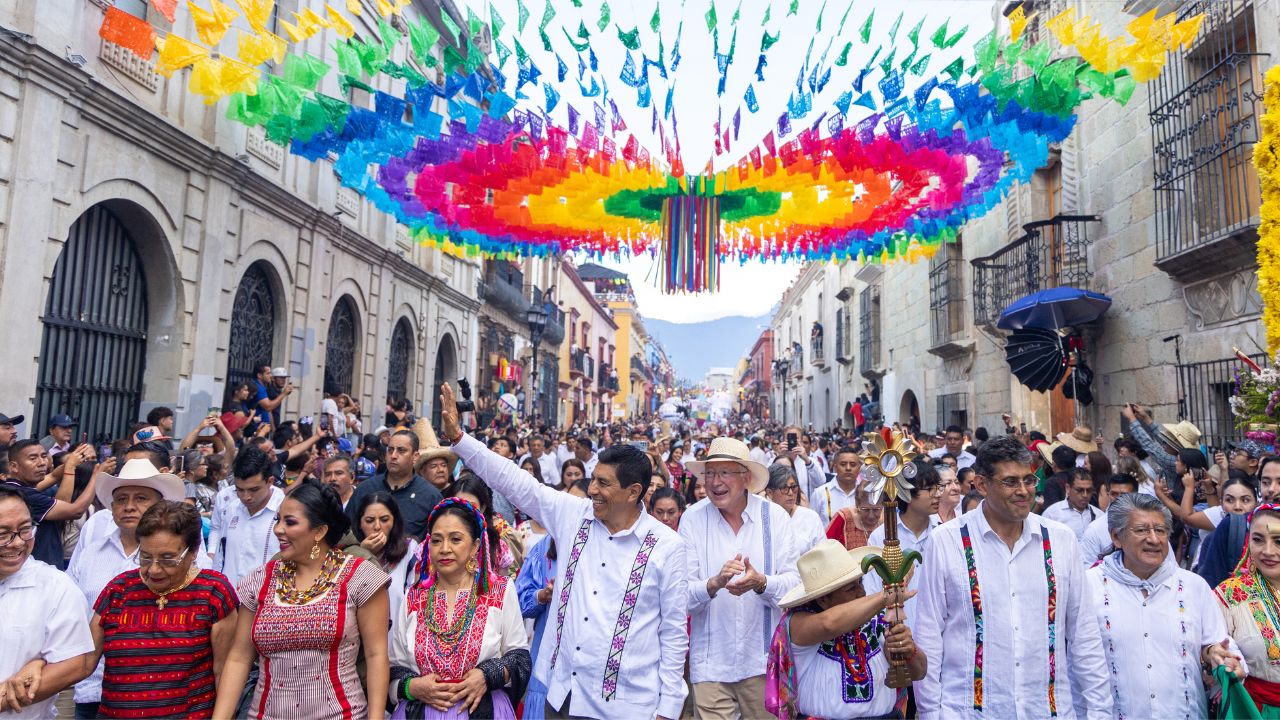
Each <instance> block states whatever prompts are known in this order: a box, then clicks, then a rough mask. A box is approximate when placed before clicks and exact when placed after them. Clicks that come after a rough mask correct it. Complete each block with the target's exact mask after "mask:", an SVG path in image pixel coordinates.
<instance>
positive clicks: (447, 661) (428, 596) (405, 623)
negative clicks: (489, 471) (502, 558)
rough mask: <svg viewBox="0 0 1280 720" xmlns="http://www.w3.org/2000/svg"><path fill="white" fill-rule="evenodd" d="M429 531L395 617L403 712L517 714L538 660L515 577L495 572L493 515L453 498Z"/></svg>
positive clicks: (394, 656) (455, 717)
mask: <svg viewBox="0 0 1280 720" xmlns="http://www.w3.org/2000/svg"><path fill="white" fill-rule="evenodd" d="M427 538H428V544H427V558H428V560H429V561H428V562H427V563H425V564H424V565H425V566H424V567H423V568H422V574H421V575H419V576H418V578H417V582H416V583H415V585H414V587H413V588H412V589H411V590H410V591H409V596H408V598H407V600H406V601H405V603H404V605H402V606H401V609H400V613H399V614H398V615H397V616H396V618H395V620H394V622H393V624H392V642H391V662H392V682H391V686H390V698H391V700H393V701H395V702H396V703H398V707H397V709H396V713H395V714H396V716H400V715H401V713H403V716H404V717H406V718H409V719H410V720H412V719H414V718H436V719H441V720H443V719H446V718H447V719H449V720H465V719H466V718H471V717H474V718H497V719H499V720H507V719H511V720H514V718H515V709H514V708H515V705H516V704H517V703H518V702H519V700H520V697H521V695H522V694H523V693H524V688H525V685H527V684H528V681H529V675H530V673H531V671H532V668H533V662H532V660H531V659H530V656H529V641H528V635H527V634H526V633H525V628H524V620H523V618H522V617H521V615H520V601H519V600H518V599H517V597H516V591H515V587H514V584H513V583H511V582H510V581H509V580H508V579H507V578H506V577H503V576H502V575H500V574H498V573H496V572H494V571H493V565H492V559H491V557H492V556H491V553H490V552H489V547H488V545H489V535H488V532H487V527H486V519H485V516H484V514H483V513H482V512H481V511H480V509H479V508H478V507H477V506H476V505H474V504H473V503H471V502H470V501H468V500H465V499H463V498H460V497H456V496H455V497H449V498H445V499H444V500H442V501H441V502H440V504H439V505H437V506H436V507H435V509H434V510H432V511H431V515H430V517H429V518H428V520H427Z"/></svg>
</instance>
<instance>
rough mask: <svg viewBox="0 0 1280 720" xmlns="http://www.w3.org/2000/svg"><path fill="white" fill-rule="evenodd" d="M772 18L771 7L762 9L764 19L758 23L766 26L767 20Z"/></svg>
mask: <svg viewBox="0 0 1280 720" xmlns="http://www.w3.org/2000/svg"><path fill="white" fill-rule="evenodd" d="M771 17H773V5H769V6H768V7H766V8H765V9H764V19H763V20H761V21H760V24H761V25H768V24H769V18H771Z"/></svg>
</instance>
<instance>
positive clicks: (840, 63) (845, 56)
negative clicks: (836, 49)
mask: <svg viewBox="0 0 1280 720" xmlns="http://www.w3.org/2000/svg"><path fill="white" fill-rule="evenodd" d="M852 49H853V43H851V42H847V43H845V44H844V49H843V50H841V51H840V57H838V58H836V67H844V66H845V65H848V64H849V51H850V50H852Z"/></svg>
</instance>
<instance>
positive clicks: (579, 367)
mask: <svg viewBox="0 0 1280 720" xmlns="http://www.w3.org/2000/svg"><path fill="white" fill-rule="evenodd" d="M595 371H596V362H595V360H594V359H593V358H592V357H591V355H590V354H588V353H587V351H586V350H584V349H582V348H574V349H573V351H572V352H571V353H569V374H570V375H578V376H581V377H582V378H583V379H584V380H585V381H586V384H590V383H591V379H592V378H593V377H595Z"/></svg>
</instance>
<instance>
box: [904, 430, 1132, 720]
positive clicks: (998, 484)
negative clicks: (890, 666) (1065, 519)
mask: <svg viewBox="0 0 1280 720" xmlns="http://www.w3.org/2000/svg"><path fill="white" fill-rule="evenodd" d="M974 470H975V473H976V476H977V482H978V488H979V490H981V491H983V492H984V493H985V494H986V499H985V500H983V502H982V504H980V505H979V506H978V507H977V508H976V509H975V511H974V512H970V513H967V514H965V515H962V516H960V517H959V518H957V519H956V520H955V521H953V522H949V523H945V524H943V525H940V526H938V527H937V528H936V529H935V530H934V531H933V533H932V535H931V536H930V538H929V548H928V553H927V554H926V555H925V559H924V565H923V566H922V567H921V568H920V570H919V571H918V573H917V574H918V575H919V576H920V577H919V580H918V581H917V582H918V591H919V595H918V596H917V597H916V618H917V619H916V627H915V630H916V632H914V633H913V635H914V637H915V639H916V644H917V646H918V647H919V648H920V650H922V651H923V652H924V653H925V655H926V657H928V658H929V669H928V672H927V674H926V675H925V679H924V680H922V681H920V684H918V685H917V686H916V694H915V696H916V702H917V703H918V709H919V711H920V717H921V718H924V719H925V720H938V719H940V718H982V717H998V718H1045V717H1051V716H1057V717H1059V718H1063V719H1064V720H1066V719H1069V718H1077V717H1080V713H1082V712H1083V713H1086V714H1087V717H1089V718H1095V717H1098V718H1100V717H1111V708H1112V697H1111V688H1110V686H1109V684H1108V682H1107V667H1106V660H1105V657H1104V656H1103V650H1102V639H1101V636H1100V634H1099V632H1098V624H1097V622H1096V621H1094V619H1093V618H1094V608H1093V600H1092V598H1091V597H1090V596H1089V593H1088V588H1087V585H1086V581H1085V578H1084V569H1083V568H1082V567H1081V565H1080V549H1079V544H1078V543H1077V542H1076V538H1075V534H1074V533H1073V532H1071V530H1070V529H1069V528H1067V527H1066V526H1065V525H1062V524H1061V523H1058V522H1054V521H1053V520H1046V519H1044V518H1041V517H1039V516H1036V515H1032V514H1031V506H1032V504H1033V503H1034V502H1035V491H1036V482H1037V478H1036V476H1035V474H1034V473H1033V472H1032V470H1031V453H1030V452H1029V451H1028V450H1027V448H1026V447H1025V446H1023V445H1022V444H1021V443H1019V442H1018V441H1017V440H1015V439H1013V438H1012V437H1009V436H1007V435H1006V436H1002V437H997V438H993V439H991V440H988V441H987V442H986V443H983V445H982V447H980V448H979V449H978V457H977V458H976V460H975V462H974ZM984 681H985V682H984Z"/></svg>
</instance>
